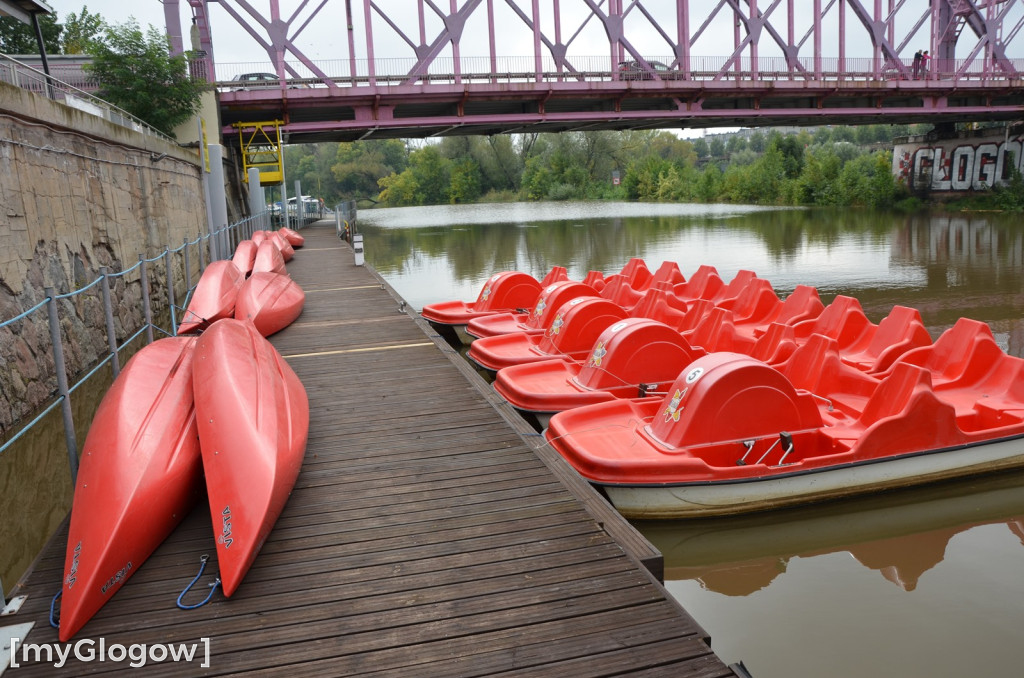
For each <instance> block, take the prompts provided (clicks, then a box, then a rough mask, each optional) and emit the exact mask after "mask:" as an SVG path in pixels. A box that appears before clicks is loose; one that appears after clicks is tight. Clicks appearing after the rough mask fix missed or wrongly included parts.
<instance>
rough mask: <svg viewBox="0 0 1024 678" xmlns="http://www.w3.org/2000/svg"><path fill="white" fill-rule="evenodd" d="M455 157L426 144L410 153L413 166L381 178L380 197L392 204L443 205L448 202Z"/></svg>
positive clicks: (410, 161)
mask: <svg viewBox="0 0 1024 678" xmlns="http://www.w3.org/2000/svg"><path fill="white" fill-rule="evenodd" d="M451 174H452V161H451V160H449V159H448V158H445V157H444V156H442V155H441V153H440V151H439V150H438V149H437V147H436V146H424V147H423V148H419V149H417V150H415V151H413V152H412V153H410V154H409V166H408V167H407V168H406V169H404V170H403V171H402V172H401V173H399V174H396V173H392V174H391V175H389V176H386V177H383V178H381V179H380V180H379V181H378V184H379V186H380V188H381V189H383V190H381V193H380V195H379V196H378V198H377V199H378V200H379V201H380V202H381V203H383V204H385V205H389V206H400V205H440V204H442V203H445V202H448V199H449V195H450V186H451Z"/></svg>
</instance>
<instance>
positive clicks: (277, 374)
mask: <svg viewBox="0 0 1024 678" xmlns="http://www.w3.org/2000/svg"><path fill="white" fill-rule="evenodd" d="M195 365H196V369H195V371H194V375H193V387H194V390H195V400H196V416H197V419H198V422H199V440H200V442H201V444H202V456H203V471H204V472H205V474H206V491H207V495H208V496H209V501H210V514H211V516H212V518H213V532H214V535H216V538H217V560H218V562H219V564H220V577H221V582H222V583H223V586H224V595H225V596H230V595H231V594H233V593H234V592H235V590H236V589H237V588H238V585H239V584H240V583H241V581H242V578H243V577H244V576H245V573H246V572H247V571H248V570H249V567H250V566H251V565H252V563H253V561H254V560H255V559H256V555H257V553H258V552H259V550H260V548H261V547H262V546H263V542H264V541H265V540H266V538H267V535H268V534H270V530H271V528H273V526H274V523H275V522H276V520H277V517H278V516H279V515H280V514H281V510H282V509H283V508H284V505H285V502H286V501H287V499H288V495H289V494H291V491H292V487H293V486H294V485H295V480H296V478H297V477H298V474H299V468H300V467H301V466H302V457H303V455H304V453H305V449H306V438H307V435H308V432H309V401H308V400H307V397H306V390H305V388H304V387H303V386H302V382H300V381H299V378H298V376H296V374H295V372H294V371H293V370H292V368H291V367H290V366H289V365H288V364H287V363H286V362H285V361H284V359H283V358H282V357H281V356H280V354H279V353H278V352H277V350H276V349H274V347H273V346H272V345H271V344H270V342H268V341H267V340H266V339H264V338H263V336H261V335H260V333H259V331H257V329H256V327H255V326H254V325H253V324H252V323H251V322H248V321H242V320H235V319H233V318H228V319H225V320H220V321H218V322H216V323H214V324H213V325H211V326H210V328H209V329H207V330H206V331H205V332H204V333H203V334H202V336H200V338H199V341H198V342H197V343H196V348H195Z"/></svg>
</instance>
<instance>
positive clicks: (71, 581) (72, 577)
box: [64, 541, 82, 589]
mask: <svg viewBox="0 0 1024 678" xmlns="http://www.w3.org/2000/svg"><path fill="white" fill-rule="evenodd" d="M81 555H82V542H81V541H79V542H78V543H77V544H75V552H74V555H73V556H72V557H71V571H70V572H68V576H67V579H65V580H64V583H65V584H67V585H68V589H70V588H71V587H72V586H74V585H75V582H76V581H78V559H79V557H81Z"/></svg>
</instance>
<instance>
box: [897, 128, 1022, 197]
mask: <svg viewBox="0 0 1024 678" xmlns="http://www.w3.org/2000/svg"><path fill="white" fill-rule="evenodd" d="M1022 147H1024V137H1021V136H1012V137H1010V138H1008V139H1007V138H1006V137H1005V136H1002V135H1000V136H998V137H990V138H974V139H948V140H945V141H936V142H931V143H911V144H900V145H898V146H896V148H894V149H893V154H892V171H893V174H895V175H896V178H897V179H898V180H899V181H900V182H902V183H905V184H906V185H907V186H908V187H909V188H910V189H911V190H913V191H931V192H943V191H944V192H951V193H952V192H957V191H979V190H986V189H989V188H992V187H993V186H995V185H996V184H1003V183H1006V182H1007V181H1009V179H1010V176H1011V175H1012V168H1016V169H1017V170H1018V171H1024V165H1022V161H1024V153H1021V149H1022Z"/></svg>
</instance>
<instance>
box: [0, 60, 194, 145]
mask: <svg viewBox="0 0 1024 678" xmlns="http://www.w3.org/2000/svg"><path fill="white" fill-rule="evenodd" d="M58 72H59V73H60V74H61V75H63V76H64V77H66V78H68V79H69V80H70V81H71V83H78V84H80V85H82V87H86V88H89V89H94V90H95V89H96V87H97V86H96V83H95V80H93V79H91V77H90V76H89V75H88V74H87V73H86V72H85V71H84V70H82V68H81V65H66V66H64V67H62V68H61V70H60V71H58ZM0 81H2V82H6V83H8V84H11V85H14V86H15V87H20V88H22V89H26V90H28V91H30V92H33V93H35V94H38V95H40V96H44V97H47V98H49V99H52V100H54V101H57V102H60V103H62V104H66V105H68V106H71V107H72V108H76V109H78V110H80V111H82V112H84V113H89V114H91V115H95V116H97V117H100V118H103V119H105V120H109V121H110V122H112V123H115V124H117V125H121V126H122V127H127V128H129V129H132V130H134V131H136V132H140V133H142V134H148V135H150V136H155V137H159V138H161V139H163V140H165V141H168V142H170V143H172V144H176V143H177V142H176V141H175V140H174V139H172V138H171V137H169V136H167V135H166V134H164V133H163V132H160V131H159V130H156V129H154V128H153V127H150V126H149V125H148V124H146V123H145V122H143V121H142V120H140V119H138V118H136V117H135V116H134V115H132V114H131V113H129V112H127V111H125V110H122V109H120V108H118V107H117V106H115V105H114V104H112V103H110V102H108V101H104V100H103V99H100V98H99V97H97V96H94V95H92V94H90V93H89V92H87V91H85V89H83V88H80V87H76V86H75V85H74V84H71V83H69V82H65V81H63V80H61V79H58V78H57V77H56V75H54V73H53V71H52V70H51V74H50V75H46V73H44V72H43V71H40V70H38V69H36V68H33V67H32V66H29V65H28V64H26V63H24V62H21V61H18V60H17V59H15V58H13V57H11V56H8V55H6V54H0Z"/></svg>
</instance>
